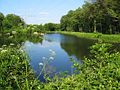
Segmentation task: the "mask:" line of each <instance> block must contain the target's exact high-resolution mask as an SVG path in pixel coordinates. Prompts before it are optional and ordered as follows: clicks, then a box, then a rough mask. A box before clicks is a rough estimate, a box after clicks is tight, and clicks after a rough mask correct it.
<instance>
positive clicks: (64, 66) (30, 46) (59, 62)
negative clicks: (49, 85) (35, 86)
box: [0, 34, 120, 81]
mask: <svg viewBox="0 0 120 90" xmlns="http://www.w3.org/2000/svg"><path fill="white" fill-rule="evenodd" d="M41 38H43V39H41ZM95 42H96V41H93V40H89V39H84V38H77V37H74V36H69V35H62V34H46V35H44V37H42V36H41V37H40V36H27V35H22V36H21V35H16V36H13V38H8V37H2V38H0V46H2V45H4V44H6V45H9V44H10V43H14V44H16V45H17V44H20V45H21V46H22V48H23V49H24V50H25V51H26V53H27V54H28V56H29V58H30V65H31V67H32V68H33V69H34V72H35V74H36V76H38V75H39V74H40V72H41V70H42V68H43V66H44V64H45V62H46V60H47V59H49V57H51V54H50V50H53V51H54V52H55V53H56V55H55V56H54V59H51V60H50V61H49V62H48V63H46V67H45V69H44V71H43V72H44V73H45V74H46V75H50V77H53V76H54V75H56V74H59V72H65V71H68V74H69V75H71V74H73V71H74V69H73V68H71V67H72V65H73V63H72V62H71V61H70V57H72V58H73V59H75V60H76V61H77V62H79V63H82V59H83V58H84V56H88V55H89V47H90V46H91V45H93V44H94V43H95ZM118 45H120V44H118ZM118 45H117V46H118ZM114 47H115V46H114ZM118 49H119V48H118ZM119 50H120V49H119ZM44 58H46V60H45V59H44ZM44 73H42V74H41V75H40V77H39V79H40V80H41V81H44V77H43V75H44Z"/></svg>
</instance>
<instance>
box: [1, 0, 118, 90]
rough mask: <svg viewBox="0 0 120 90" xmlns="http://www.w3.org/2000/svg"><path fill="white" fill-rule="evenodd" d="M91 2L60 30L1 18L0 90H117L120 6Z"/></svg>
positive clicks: (70, 14)
mask: <svg viewBox="0 0 120 90" xmlns="http://www.w3.org/2000/svg"><path fill="white" fill-rule="evenodd" d="M91 1H92V2H89V0H88V2H85V3H84V5H83V6H82V7H79V8H78V9H76V10H70V11H69V12H68V13H67V14H66V15H64V16H62V17H61V20H60V23H59V24H56V23H46V24H44V25H43V24H39V25H38V24H26V23H25V21H24V20H23V19H22V18H21V17H20V16H18V15H15V14H7V15H4V14H3V13H0V90H120V1H119V0H91Z"/></svg>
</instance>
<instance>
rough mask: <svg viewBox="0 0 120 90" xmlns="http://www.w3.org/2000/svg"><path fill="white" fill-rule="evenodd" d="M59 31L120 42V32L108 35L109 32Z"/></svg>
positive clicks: (82, 36) (81, 36)
mask: <svg viewBox="0 0 120 90" xmlns="http://www.w3.org/2000/svg"><path fill="white" fill-rule="evenodd" d="M57 33H61V34H66V35H74V36H76V37H80V38H88V39H94V40H102V41H104V42H112V43H120V34H119V35H113V34H112V35H107V34H101V33H83V32H65V31H59V32H57Z"/></svg>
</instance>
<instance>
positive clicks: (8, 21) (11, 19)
mask: <svg viewBox="0 0 120 90" xmlns="http://www.w3.org/2000/svg"><path fill="white" fill-rule="evenodd" d="M3 22H4V29H14V28H15V29H16V28H21V27H23V26H24V25H25V22H24V21H23V19H22V18H20V17H19V16H17V15H15V14H8V15H7V16H6V17H5V19H4V21H3Z"/></svg>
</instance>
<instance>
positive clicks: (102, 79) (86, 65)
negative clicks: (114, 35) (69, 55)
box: [44, 43, 120, 90]
mask: <svg viewBox="0 0 120 90" xmlns="http://www.w3.org/2000/svg"><path fill="white" fill-rule="evenodd" d="M110 47H111V45H110V44H106V43H103V44H96V45H93V46H92V47H91V55H92V57H91V58H85V60H84V61H83V65H82V66H81V65H79V64H77V63H76V62H74V66H75V67H76V68H77V70H79V71H80V74H78V75H72V76H69V77H67V78H62V79H61V80H56V81H55V82H50V83H48V84H45V86H44V89H46V90H57V89H60V90H61V89H64V90H84V89H85V90H117V89H120V53H119V52H110V51H109V49H110Z"/></svg>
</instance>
